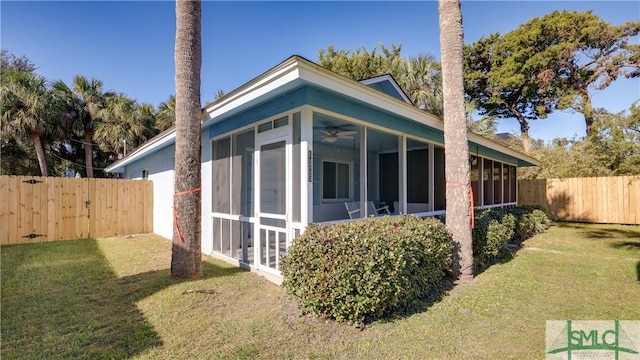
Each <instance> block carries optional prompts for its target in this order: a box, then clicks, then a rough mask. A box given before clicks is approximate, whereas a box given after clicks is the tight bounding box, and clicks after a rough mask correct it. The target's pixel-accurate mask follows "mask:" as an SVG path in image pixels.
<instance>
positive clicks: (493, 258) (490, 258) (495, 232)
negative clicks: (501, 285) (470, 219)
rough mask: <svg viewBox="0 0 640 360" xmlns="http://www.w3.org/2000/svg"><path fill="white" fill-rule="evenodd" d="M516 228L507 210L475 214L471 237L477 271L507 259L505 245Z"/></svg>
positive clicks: (514, 220) (509, 254)
mask: <svg viewBox="0 0 640 360" xmlns="http://www.w3.org/2000/svg"><path fill="white" fill-rule="evenodd" d="M515 229H516V218H515V216H514V215H513V214H511V213H509V211H508V210H503V209H495V210H493V209H492V210H483V211H482V212H480V213H479V214H478V215H477V216H476V222H475V228H474V229H473V231H472V237H473V260H474V267H475V268H476V270H477V271H481V270H484V269H486V268H487V267H489V266H490V265H492V264H495V263H497V262H500V261H503V260H506V259H508V258H509V257H510V256H511V252H510V251H509V249H507V247H506V245H507V244H508V243H509V242H510V241H511V238H512V237H513V236H514V233H515Z"/></svg>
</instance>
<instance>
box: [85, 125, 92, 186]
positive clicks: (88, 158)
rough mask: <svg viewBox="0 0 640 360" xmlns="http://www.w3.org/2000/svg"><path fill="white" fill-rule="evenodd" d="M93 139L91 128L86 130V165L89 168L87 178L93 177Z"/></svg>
mask: <svg viewBox="0 0 640 360" xmlns="http://www.w3.org/2000/svg"><path fill="white" fill-rule="evenodd" d="M92 141H93V137H92V136H91V128H90V127H88V128H85V129H84V165H85V166H86V167H87V177H88V178H92V177H93V143H92Z"/></svg>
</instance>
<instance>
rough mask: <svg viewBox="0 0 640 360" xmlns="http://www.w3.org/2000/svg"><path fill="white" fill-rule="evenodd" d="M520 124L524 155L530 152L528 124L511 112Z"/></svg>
mask: <svg viewBox="0 0 640 360" xmlns="http://www.w3.org/2000/svg"><path fill="white" fill-rule="evenodd" d="M513 114H514V115H515V116H516V119H517V120H518V123H519V124H520V136H521V137H522V147H523V148H524V152H525V153H527V154H528V153H529V152H530V151H531V138H530V137H529V122H528V121H527V120H526V119H525V118H524V116H522V114H520V113H519V112H513Z"/></svg>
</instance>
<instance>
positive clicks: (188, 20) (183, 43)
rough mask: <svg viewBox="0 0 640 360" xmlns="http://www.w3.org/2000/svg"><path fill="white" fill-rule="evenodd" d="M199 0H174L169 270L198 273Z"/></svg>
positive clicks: (180, 273)
mask: <svg viewBox="0 0 640 360" xmlns="http://www.w3.org/2000/svg"><path fill="white" fill-rule="evenodd" d="M201 26H202V4H201V3H200V1H191V0H176V49H175V62H176V159H175V168H174V170H175V171H174V174H175V188H174V191H175V195H174V211H175V215H176V216H175V219H174V230H173V246H172V252H171V275H172V276H174V277H198V276H201V275H202V252H201V251H202V250H201V245H200V241H201V240H200V236H201V231H202V230H201V218H200V217H201V208H200V202H201V195H200V186H201V179H200V176H201V165H200V162H201V159H200V153H201V147H200V133H201V130H200V115H201V112H200V67H201V65H202V39H201V36H202V30H201Z"/></svg>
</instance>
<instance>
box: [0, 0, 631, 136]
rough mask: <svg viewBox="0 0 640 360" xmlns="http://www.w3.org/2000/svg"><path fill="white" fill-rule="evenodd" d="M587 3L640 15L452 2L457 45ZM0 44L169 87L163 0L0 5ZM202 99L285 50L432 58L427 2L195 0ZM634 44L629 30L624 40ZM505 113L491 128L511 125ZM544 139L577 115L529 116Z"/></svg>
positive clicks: (609, 98) (122, 81) (143, 85)
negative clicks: (458, 14)
mask: <svg viewBox="0 0 640 360" xmlns="http://www.w3.org/2000/svg"><path fill="white" fill-rule="evenodd" d="M564 9H567V10H577V11H587V10H593V11H594V13H595V14H596V15H598V16H600V17H601V18H602V19H604V20H607V21H609V22H611V23H613V24H621V23H624V22H626V21H637V20H640V2H637V1H561V2H552V1H463V2H462V13H463V26H464V31H465V43H468V44H469V43H473V42H474V41H476V40H478V39H479V38H480V37H481V36H483V35H488V34H490V33H493V32H500V33H505V32H508V31H510V30H513V29H515V28H516V27H518V25H520V24H521V23H524V22H526V21H528V20H529V19H531V18H533V17H535V16H538V17H540V16H544V15H545V14H547V13H549V12H551V11H553V10H564ZM0 14H1V23H0V30H1V37H0V42H1V46H2V48H5V49H8V50H10V51H11V52H13V53H14V54H15V55H17V56H20V55H26V56H27V57H28V58H29V59H30V60H31V61H33V62H34V63H35V64H36V65H37V66H38V70H37V71H38V73H40V74H41V75H44V76H45V77H46V78H47V79H49V80H58V79H59V80H63V81H65V82H68V83H69V82H71V79H72V78H73V76H74V75H76V74H81V75H84V76H87V77H95V78H98V79H100V80H102V81H103V82H104V84H105V88H106V89H109V90H115V91H118V92H123V93H125V94H127V95H129V96H131V97H133V98H135V99H137V100H138V101H139V102H150V103H153V104H155V105H157V104H159V103H160V102H161V101H163V100H166V99H167V98H168V96H169V95H170V94H173V93H174V92H175V85H174V74H175V72H174V57H173V55H174V54H173V51H174V42H175V3H174V2H172V1H135V2H134V1H131V2H130V1H112V2H98V1H69V2H60V1H47V2H37V1H15V2H14V1H5V0H2V1H1V2H0ZM202 33H203V35H202V40H203V64H202V100H203V104H204V103H207V102H210V101H212V100H213V99H214V97H215V94H216V92H217V90H223V91H224V92H225V93H228V92H230V91H232V90H233V89H235V88H237V87H239V86H241V85H242V84H244V83H246V82H247V81H249V80H251V79H253V78H254V77H256V76H258V75H260V74H261V73H263V72H265V71H266V70H268V69H270V68H271V67H273V66H275V65H277V64H278V63H280V62H282V61H283V60H285V59H286V58H288V57H289V56H291V55H293V54H296V55H301V56H303V57H305V58H307V59H309V60H312V61H315V60H317V57H318V51H319V49H324V48H327V46H329V45H333V46H334V47H335V48H336V49H357V48H359V47H360V46H364V47H365V48H367V49H371V48H373V47H374V46H376V47H378V48H379V46H380V44H381V43H383V44H385V45H387V46H390V44H391V43H395V44H402V53H401V54H402V55H403V56H411V55H417V54H420V53H430V54H433V55H435V56H436V57H437V58H439V57H440V46H439V30H438V11H437V2H436V1H410V2H382V1H374V2H368V1H366V2H365V1H353V2H343V1H330V2H316V1H300V2H294V1H285V2H272V1H262V2H248V1H240V2H222V1H205V2H203V6H202ZM634 41H635V42H638V39H637V38H636V39H635V40H634ZM593 98H594V105H595V106H597V107H604V108H606V109H608V110H609V111H616V112H617V111H621V110H624V109H627V108H628V107H629V105H630V104H631V103H632V102H633V101H634V100H637V99H639V98H640V79H637V78H636V79H631V80H618V81H617V82H616V83H614V84H613V85H612V86H611V87H609V88H607V89H606V90H604V91H600V92H597V93H595V95H594V96H593ZM517 129H518V127H517V122H516V121H515V120H513V119H505V120H502V121H501V122H500V126H499V131H500V132H513V131H516V132H517ZM530 134H531V136H532V137H534V138H541V139H545V140H549V139H552V138H554V137H572V136H574V135H577V136H578V137H580V136H584V135H585V126H584V121H583V118H582V116H581V115H580V114H571V113H567V112H561V113H557V114H553V115H551V116H550V117H549V118H547V119H544V120H536V121H533V122H532V124H531V130H530Z"/></svg>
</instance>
